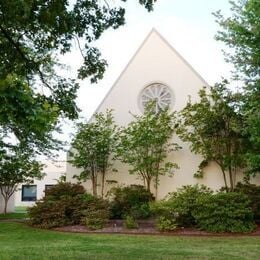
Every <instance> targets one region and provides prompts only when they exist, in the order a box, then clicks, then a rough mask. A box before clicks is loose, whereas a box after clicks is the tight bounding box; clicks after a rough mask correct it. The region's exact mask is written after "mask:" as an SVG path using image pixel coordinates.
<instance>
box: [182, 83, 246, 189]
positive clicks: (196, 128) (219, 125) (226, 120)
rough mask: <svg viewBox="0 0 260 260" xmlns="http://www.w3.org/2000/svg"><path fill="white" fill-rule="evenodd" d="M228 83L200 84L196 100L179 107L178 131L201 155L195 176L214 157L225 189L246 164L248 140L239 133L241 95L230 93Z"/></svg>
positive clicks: (241, 127)
mask: <svg viewBox="0 0 260 260" xmlns="http://www.w3.org/2000/svg"><path fill="white" fill-rule="evenodd" d="M227 84H228V83H227V82H226V81H224V82H222V83H221V84H216V85H215V86H214V87H211V88H210V91H209V92H208V91H207V89H206V88H203V89H201V90H200V91H199V98H200V99H199V101H198V102H196V103H192V102H191V101H189V102H188V103H187V105H186V107H185V108H184V109H183V110H182V111H180V125H179V128H178V134H179V136H180V137H181V139H182V140H183V141H186V142H190V147H191V151H193V152H195V153H196V154H200V155H202V157H203V161H202V162H201V164H200V166H199V170H198V172H197V173H196V174H195V177H202V176H203V169H204V168H205V167H206V166H207V165H208V163H209V162H211V161H213V162H215V163H217V165H218V166H219V167H220V169H221V171H222V174H223V180H224V183H225V187H226V189H227V190H233V189H234V185H235V182H236V172H237V171H238V170H239V169H242V168H243V167H245V166H246V163H245V152H244V151H245V149H246V147H247V145H248V142H247V138H245V137H244V136H243V135H242V130H243V124H244V122H243V117H242V115H241V113H240V110H239V105H240V95H239V94H233V93H232V92H231V91H230V90H229V89H228V88H227Z"/></svg>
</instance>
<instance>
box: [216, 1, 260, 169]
mask: <svg viewBox="0 0 260 260" xmlns="http://www.w3.org/2000/svg"><path fill="white" fill-rule="evenodd" d="M230 3H231V10H232V16H231V17H228V18H225V17H224V16H223V15H222V14H221V12H220V11H219V12H217V13H215V16H216V17H217V22H218V24H219V25H220V27H221V31H219V32H218V34H217V36H216V38H217V40H219V41H222V42H224V43H225V44H226V45H227V46H228V47H230V50H228V51H226V52H225V56H226V59H227V61H228V62H230V63H232V64H234V67H235V71H233V75H234V76H235V79H238V80H242V81H243V83H244V85H243V96H242V99H241V101H242V102H241V107H242V112H243V117H244V121H245V125H244V128H243V130H244V131H243V134H244V136H245V137H246V136H247V137H248V139H249V141H250V146H248V149H247V151H246V157H247V163H248V173H251V174H256V173H257V172H258V173H259V172H260V102H259V100H260V77H259V75H260V44H259V41H260V2H259V1H258V0H239V1H236V2H235V1H231V2H230Z"/></svg>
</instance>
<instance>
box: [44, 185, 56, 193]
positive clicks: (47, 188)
mask: <svg viewBox="0 0 260 260" xmlns="http://www.w3.org/2000/svg"><path fill="white" fill-rule="evenodd" d="M53 186H54V184H46V185H45V191H46V190H49V189H51V187H53Z"/></svg>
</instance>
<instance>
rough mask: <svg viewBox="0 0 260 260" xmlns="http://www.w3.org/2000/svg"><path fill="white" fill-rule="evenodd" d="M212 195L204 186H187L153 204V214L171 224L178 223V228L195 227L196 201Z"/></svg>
mask: <svg viewBox="0 0 260 260" xmlns="http://www.w3.org/2000/svg"><path fill="white" fill-rule="evenodd" d="M209 194H212V191H211V190H210V189H209V188H207V187H206V186H204V185H194V186H191V185H187V186H183V187H182V188H180V189H177V192H172V193H170V194H169V195H168V197H167V198H166V199H164V200H161V201H159V202H155V203H152V204H151V209H152V212H153V214H154V215H155V216H156V217H158V218H160V217H163V219H164V220H165V219H168V220H169V223H176V224H177V225H178V226H183V227H189V226H193V225H195V219H194V217H193V215H192V212H193V210H194V209H195V208H196V200H197V199H198V198H199V197H201V196H203V195H209Z"/></svg>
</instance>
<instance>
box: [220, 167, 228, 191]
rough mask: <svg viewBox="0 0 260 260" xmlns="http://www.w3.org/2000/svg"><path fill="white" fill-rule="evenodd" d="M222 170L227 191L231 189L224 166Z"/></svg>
mask: <svg viewBox="0 0 260 260" xmlns="http://www.w3.org/2000/svg"><path fill="white" fill-rule="evenodd" d="M221 171H222V173H223V179H224V183H225V188H226V192H228V191H229V188H228V185H227V178H226V173H225V170H224V168H223V167H221Z"/></svg>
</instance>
